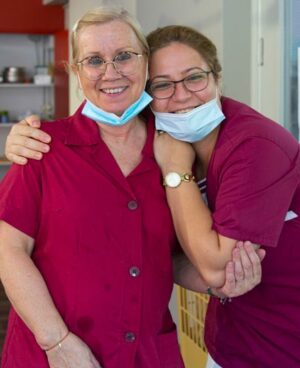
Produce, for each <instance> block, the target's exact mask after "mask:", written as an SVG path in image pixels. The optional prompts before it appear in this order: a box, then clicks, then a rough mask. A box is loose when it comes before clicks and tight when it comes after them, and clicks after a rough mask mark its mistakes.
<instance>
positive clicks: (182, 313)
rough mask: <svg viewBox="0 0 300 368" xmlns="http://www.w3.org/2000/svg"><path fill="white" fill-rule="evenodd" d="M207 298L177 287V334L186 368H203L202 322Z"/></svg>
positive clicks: (205, 354)
mask: <svg viewBox="0 0 300 368" xmlns="http://www.w3.org/2000/svg"><path fill="white" fill-rule="evenodd" d="M208 300H209V297H208V296H207V295H204V294H199V293H194V292H193V291H190V290H186V289H184V288H182V287H179V286H177V301H178V321H179V326H178V333H179V342H180V350H181V354H182V357H183V360H184V364H185V367H186V368H204V367H205V365H206V361H207V350H206V347H205V344H204V321H205V313H206V310H207V304H208Z"/></svg>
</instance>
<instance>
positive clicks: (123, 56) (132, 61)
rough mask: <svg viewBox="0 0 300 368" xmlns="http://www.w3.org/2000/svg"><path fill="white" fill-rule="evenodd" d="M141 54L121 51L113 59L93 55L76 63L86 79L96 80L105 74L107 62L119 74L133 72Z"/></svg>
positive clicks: (125, 74)
mask: <svg viewBox="0 0 300 368" xmlns="http://www.w3.org/2000/svg"><path fill="white" fill-rule="evenodd" d="M142 56H143V55H142V54H138V53H137V52H133V51H122V52H120V53H119V54H117V55H116V56H115V57H114V58H113V60H111V61H105V60H103V59H102V58H101V57H100V56H97V55H94V56H89V57H86V58H84V59H83V60H81V61H79V62H78V63H77V65H79V67H80V68H81V70H82V72H83V74H84V75H85V77H86V78H87V79H90V80H98V79H99V78H101V77H102V75H103V74H105V71H106V67H107V65H108V64H112V65H113V66H114V68H115V70H116V71H117V72H118V73H120V74H121V75H124V76H127V75H130V74H134V73H135V72H136V68H137V67H138V64H139V60H140V59H141V57H142Z"/></svg>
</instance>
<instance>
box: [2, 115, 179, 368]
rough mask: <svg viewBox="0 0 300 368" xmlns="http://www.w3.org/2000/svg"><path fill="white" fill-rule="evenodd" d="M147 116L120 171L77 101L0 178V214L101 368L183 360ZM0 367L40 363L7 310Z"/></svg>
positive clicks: (167, 230)
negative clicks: (29, 244) (28, 245)
mask: <svg viewBox="0 0 300 368" xmlns="http://www.w3.org/2000/svg"><path fill="white" fill-rule="evenodd" d="M148 120H149V121H148V122H147V131H148V132H147V133H148V137H147V141H146V144H145V146H144V149H143V159H142V162H141V163H140V164H139V165H138V166H137V167H136V168H135V169H134V170H133V172H132V173H131V174H130V175H129V176H128V177H124V176H123V174H122V172H121V171H120V169H119V167H118V165H117V163H116V161H115V160H114V158H113V156H112V155H111V153H110V151H109V149H108V147H107V146H106V145H105V143H104V142H103V141H102V139H101V137H100V134H99V129H98V126H97V124H96V123H95V122H94V121H92V120H90V119H89V118H87V117H84V116H82V115H81V108H80V109H79V110H78V111H77V112H76V113H75V115H74V116H72V117H70V118H67V119H64V120H60V121H56V122H49V123H44V124H43V126H42V128H43V130H45V131H47V132H48V133H49V134H50V135H51V136H52V144H51V151H50V153H48V154H47V155H45V157H44V158H43V160H42V161H40V162H37V161H30V162H29V163H28V164H27V165H26V166H18V165H13V167H12V168H11V169H10V170H9V172H8V174H7V176H6V177H5V179H4V180H3V182H2V183H1V186H0V218H1V219H2V220H4V221H6V222H7V223H9V224H11V225H12V226H14V227H15V228H17V229H19V230H21V231H22V232H24V233H25V234H27V235H29V236H31V237H33V238H34V239H35V246H34V251H33V254H32V259H33V261H34V263H35V264H36V266H37V267H38V269H39V270H40V272H41V274H42V275H43V277H44V279H45V281H46V283H47V286H48V288H49V291H50V293H51V295H52V298H53V300H54V302H55V304H56V306H57V308H58V310H59V312H60V313H61V315H62V317H63V319H64V321H65V322H66V324H67V326H68V327H69V329H70V330H71V331H72V332H73V333H75V334H76V335H78V336H79V337H80V338H82V339H83V340H84V341H85V342H86V343H87V344H88V346H89V347H90V348H91V350H92V351H93V353H94V354H95V356H96V358H97V359H98V360H99V362H100V364H101V366H102V367H103V368H121V367H122V368H133V367H135V368H182V367H183V363H182V360H181V357H180V353H179V348H178V344H177V337H176V330H175V327H174V324H173V321H172V319H171V316H170V313H169V310H168V303H169V298H170V294H171V291H172V286H173V281H172V262H171V250H172V248H173V247H174V246H175V245H176V237H175V232H174V229H173V226H172V220H171V216H170V212H169V209H168V206H167V202H166V199H165V192H164V188H163V187H162V185H161V175H160V170H159V168H158V166H157V165H156V163H155V160H154V156H153V147H152V145H153V137H154V124H153V118H152V117H149V119H148ZM12 272H13V270H12ZM2 367H3V368H18V367H28V368H29V367H30V368H46V367H48V364H47V359H46V355H45V353H44V352H43V351H42V350H41V349H40V348H39V346H38V345H37V344H36V342H35V339H34V337H33V335H32V333H31V332H30V331H29V330H28V328H27V327H26V326H25V325H24V323H23V322H22V321H21V319H20V318H19V317H18V315H17V314H16V313H15V311H14V310H12V311H11V314H10V319H9V326H8V331H7V337H6V342H5V347H4V351H3V360H2Z"/></svg>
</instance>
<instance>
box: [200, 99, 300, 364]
mask: <svg viewBox="0 0 300 368" xmlns="http://www.w3.org/2000/svg"><path fill="white" fill-rule="evenodd" d="M222 106H223V111H224V114H225V116H226V120H225V121H224V122H223V123H222V125H221V130H220V134H219V137H218V141H217V144H216V146H215V149H214V152H213V155H212V158H211V161H210V164H209V169H208V174H207V196H208V203H209V207H210V209H211V211H212V214H213V227H214V229H215V230H216V231H218V232H219V233H220V234H222V235H224V236H227V237H230V238H233V239H238V240H251V241H252V242H254V243H257V244H261V245H262V246H263V247H264V248H265V249H266V250H267V255H266V258H265V260H264V261H263V262H262V269H263V277H262V282H261V284H259V285H258V286H256V287H255V289H254V290H252V291H250V292H249V293H247V294H246V295H243V296H240V297H238V298H234V299H233V301H232V302H231V303H226V304H225V305H222V304H220V302H219V301H218V300H215V299H212V300H211V302H210V304H209V308H208V313H207V318H206V334H205V335H206V336H205V341H206V344H207V347H208V350H209V352H210V354H211V355H212V357H213V359H214V360H215V361H216V362H217V363H218V364H219V365H221V366H222V367H224V368H254V367H255V368H260V367H261V368H269V367H270V368H271V367H272V368H274V367H278V368H279V367H280V368H283V367H284V368H287V367H288V368H296V367H297V368H299V367H300V186H299V185H300V161H299V144H298V142H297V141H296V140H295V139H294V138H293V137H292V135H291V134H290V133H289V132H288V131H286V130H285V129H284V128H282V127H281V126H280V125H279V124H277V123H274V122H272V121H270V120H269V119H267V118H266V117H264V116H262V115H260V114H259V113H258V112H256V111H254V110H252V109H251V108H250V107H247V106H246V105H243V104H241V103H239V102H236V101H233V100H230V99H227V98H225V99H224V100H223V102H222Z"/></svg>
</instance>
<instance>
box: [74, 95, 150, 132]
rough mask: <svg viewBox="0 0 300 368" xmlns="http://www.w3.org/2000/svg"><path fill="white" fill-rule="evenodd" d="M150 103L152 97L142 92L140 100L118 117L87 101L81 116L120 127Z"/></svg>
mask: <svg viewBox="0 0 300 368" xmlns="http://www.w3.org/2000/svg"><path fill="white" fill-rule="evenodd" d="M151 101H152V97H151V96H150V95H148V93H147V92H145V91H144V92H143V93H142V94H141V96H140V98H139V99H138V100H137V101H136V102H134V103H133V104H132V105H130V106H129V107H128V108H127V109H126V110H125V111H124V112H123V114H122V116H118V115H116V114H114V113H112V112H107V111H104V110H102V109H101V108H100V107H98V106H96V105H94V104H93V103H92V102H91V101H89V100H87V102H86V104H85V105H84V108H83V109H82V112H81V113H82V114H83V115H85V116H87V117H88V118H91V119H93V120H95V121H99V122H101V123H104V124H108V125H113V126H122V125H124V124H126V123H128V121H129V120H131V119H133V118H134V117H135V116H137V115H138V114H139V113H140V112H141V111H142V110H144V108H145V107H146V106H147V105H148V104H149V103H150V102H151Z"/></svg>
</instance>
